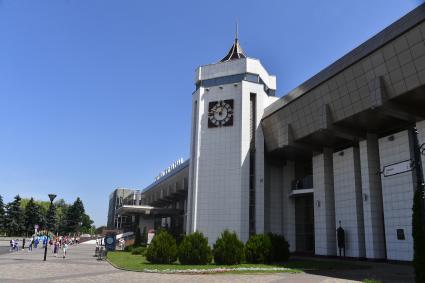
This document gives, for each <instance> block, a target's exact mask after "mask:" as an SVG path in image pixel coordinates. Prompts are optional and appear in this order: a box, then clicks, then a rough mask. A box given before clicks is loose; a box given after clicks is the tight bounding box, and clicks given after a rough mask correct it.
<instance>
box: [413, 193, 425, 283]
mask: <svg viewBox="0 0 425 283" xmlns="http://www.w3.org/2000/svg"><path fill="white" fill-rule="evenodd" d="M421 201H422V197H421V189H420V187H419V186H418V189H417V190H416V191H415V195H414V198H413V216H412V236H413V267H414V268H415V281H416V282H418V283H419V282H421V283H423V282H425V231H424V229H423V225H422V217H421Z"/></svg>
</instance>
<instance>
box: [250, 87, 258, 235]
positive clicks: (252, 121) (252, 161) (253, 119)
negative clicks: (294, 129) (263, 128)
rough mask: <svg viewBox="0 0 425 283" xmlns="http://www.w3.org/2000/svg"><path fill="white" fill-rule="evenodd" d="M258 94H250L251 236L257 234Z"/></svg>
mask: <svg viewBox="0 0 425 283" xmlns="http://www.w3.org/2000/svg"><path fill="white" fill-rule="evenodd" d="M256 108H257V106H256V94H255V93H251V94H250V111H249V117H250V121H249V137H250V146H249V234H250V235H254V234H255V129H256V113H257V109H256Z"/></svg>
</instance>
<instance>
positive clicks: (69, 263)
mask: <svg viewBox="0 0 425 283" xmlns="http://www.w3.org/2000/svg"><path fill="white" fill-rule="evenodd" d="M93 252H94V246H93V245H84V244H81V245H79V246H71V247H70V249H69V253H68V256H67V258H66V259H62V258H61V257H58V258H56V257H54V256H53V255H52V253H51V250H50V249H49V253H48V258H47V261H46V262H43V261H42V258H43V249H37V250H34V251H33V252H31V253H29V252H28V251H26V250H25V251H19V252H14V253H6V254H2V255H0V282H2V283H12V282H13V283H16V282H31V283H32V282H34V283H37V282H39V283H47V282H57V283H59V282H78V283H83V282H102V283H103V282H105V283H107V282H120V283H124V282H158V283H160V282H185V283H187V282H202V283H205V282H303V283H309V282H356V281H353V280H348V279H344V278H356V276H357V277H358V278H367V277H368V276H369V275H370V274H369V273H370V271H369V270H364V271H355V272H357V275H355V274H354V273H353V274H354V275H353V274H350V273H349V272H339V273H333V274H320V275H319V274H308V273H302V274H289V273H281V274H250V275H238V274H217V275H178V274H149V273H143V272H131V271H123V270H118V269H116V268H114V267H112V266H111V265H110V264H109V263H108V262H106V261H98V260H96V258H95V257H93ZM381 265H382V266H383V267H385V268H384V269H388V270H393V272H395V273H394V274H388V275H389V277H390V278H392V279H393V280H392V281H393V282H409V281H410V280H411V277H409V276H410V275H408V274H407V275H406V272H407V273H409V270H408V269H407V271H406V268H407V267H405V266H400V265H395V266H396V269H394V268H392V267H390V268H388V265H385V264H381ZM378 266H379V264H378ZM353 272H354V271H353ZM375 272H378V273H383V272H384V273H385V272H387V271H385V270H379V267H378V270H376V271H375ZM397 272H398V275H397ZM403 272H404V273H403ZM397 276H399V277H397ZM400 276H402V277H400ZM406 276H407V277H406ZM406 280H407V281H406ZM385 282H386V281H385Z"/></svg>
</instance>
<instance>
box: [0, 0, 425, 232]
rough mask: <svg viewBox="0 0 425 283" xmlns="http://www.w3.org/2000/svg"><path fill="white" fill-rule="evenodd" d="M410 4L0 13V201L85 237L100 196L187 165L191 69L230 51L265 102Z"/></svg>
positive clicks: (54, 7)
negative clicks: (56, 200)
mask: <svg viewBox="0 0 425 283" xmlns="http://www.w3.org/2000/svg"><path fill="white" fill-rule="evenodd" d="M419 4H420V1H418V0H410V1H409V0H398V1H396V0H374V1H370V0H369V1H367V0H362V1H327V0H325V1H314V0H311V1H279V0H275V1H258V0H253V1H248V0H245V1H229V0H227V1H173V0H169V1H137V0H127V1H118V0H116V1H106V0H97V1H96V0H90V1H83V0H80V1H77V0H55V1H53V0H50V1H47V0H46V1H42V0H38V1H35V0H27V1H24V0H22V1H14V0H0V109H1V111H0V194H1V195H3V196H4V197H5V200H6V201H10V200H11V199H12V197H13V196H14V195H16V194H20V195H21V196H24V197H29V196H34V197H35V198H37V199H44V200H47V199H48V197H47V194H48V193H50V192H55V193H56V194H57V195H58V197H60V198H64V199H65V200H67V201H69V202H72V201H74V200H75V199H76V197H77V196H80V197H81V198H82V200H83V202H84V204H85V206H86V210H87V211H88V213H89V214H90V215H91V216H92V218H93V219H94V220H95V224H96V225H102V224H105V223H106V214H107V206H108V195H109V193H110V192H111V191H112V190H113V189H114V188H116V187H118V186H124V187H132V188H138V189H142V188H144V187H145V186H147V185H148V184H150V183H151V182H152V181H153V180H154V177H155V176H156V175H157V174H158V173H159V171H161V170H162V169H164V168H166V167H168V165H170V164H171V163H172V162H173V161H175V160H177V159H178V158H180V157H184V158H187V157H188V155H189V154H188V153H189V134H190V102H191V93H192V92H193V90H194V82H193V78H194V70H195V68H196V67H197V66H199V65H203V64H209V63H214V62H217V61H218V60H219V59H221V57H223V56H224V55H225V54H226V52H227V50H228V48H229V47H230V46H231V44H232V40H233V37H234V26H235V22H236V20H238V21H239V27H240V28H239V38H240V43H241V45H242V47H243V48H244V49H245V51H246V53H247V54H248V56H250V57H255V58H259V59H260V60H261V61H262V63H263V65H264V66H265V67H266V68H267V69H268V71H269V72H270V73H271V74H274V75H276V76H277V83H278V91H277V93H278V95H279V96H282V95H284V94H285V93H287V92H288V91H290V90H291V89H293V88H295V87H296V86H297V85H299V84H300V83H302V82H303V81H305V80H306V79H308V78H309V77H311V76H312V75H314V74H316V73H317V72H318V71H320V70H321V69H323V68H325V67H326V66H328V65H329V64H330V63H332V62H333V61H335V60H337V59H338V58H340V57H341V56H343V55H344V54H345V53H347V52H348V51H350V50H351V49H353V48H354V47H356V46H357V45H359V44H361V43H362V42H364V41H365V40H367V39H368V38H370V37H371V36H373V35H374V34H376V33H377V32H379V31H380V30H382V29H383V28H385V27H386V26H388V25H389V24H391V23H392V22H394V21H395V20H397V19H398V18H400V17H401V16H403V15H404V14H406V13H407V12H409V11H411V10H412V9H413V8H415V7H416V6H418V5H419Z"/></svg>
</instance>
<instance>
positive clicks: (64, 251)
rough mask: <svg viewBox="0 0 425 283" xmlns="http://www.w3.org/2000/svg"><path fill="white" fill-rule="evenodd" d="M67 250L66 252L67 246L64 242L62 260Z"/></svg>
mask: <svg viewBox="0 0 425 283" xmlns="http://www.w3.org/2000/svg"><path fill="white" fill-rule="evenodd" d="M67 250H68V244H67V243H66V242H65V244H63V259H65V257H66V251H67Z"/></svg>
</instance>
